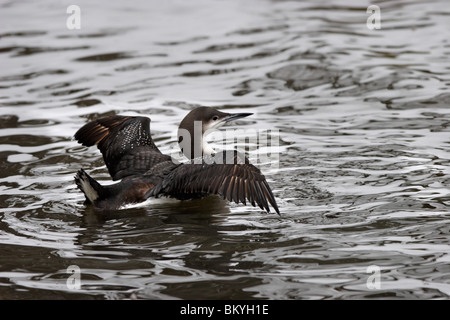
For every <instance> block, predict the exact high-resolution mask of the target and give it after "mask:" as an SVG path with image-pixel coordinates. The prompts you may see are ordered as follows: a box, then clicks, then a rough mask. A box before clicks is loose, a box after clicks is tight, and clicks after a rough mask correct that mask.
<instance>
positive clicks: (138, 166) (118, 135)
mask: <svg viewBox="0 0 450 320" xmlns="http://www.w3.org/2000/svg"><path fill="white" fill-rule="evenodd" d="M75 139H76V140H78V142H79V143H81V144H82V145H84V146H93V145H97V147H98V149H99V150H100V151H101V153H102V155H103V159H104V161H105V164H106V166H107V168H108V170H109V173H110V174H111V177H112V178H113V180H118V179H122V178H124V177H127V176H132V175H138V174H144V173H145V172H147V171H148V170H149V169H151V168H152V167H153V166H154V165H155V164H158V163H160V162H163V161H168V160H170V157H169V156H167V155H164V154H162V153H161V152H160V151H159V149H158V148H157V147H156V145H155V144H154V143H153V140H152V138H151V135H150V118H147V117H131V116H119V115H114V116H107V117H103V118H99V119H97V120H94V121H91V122H89V123H87V124H85V125H84V126H83V127H81V128H80V129H79V130H78V131H77V132H76V133H75Z"/></svg>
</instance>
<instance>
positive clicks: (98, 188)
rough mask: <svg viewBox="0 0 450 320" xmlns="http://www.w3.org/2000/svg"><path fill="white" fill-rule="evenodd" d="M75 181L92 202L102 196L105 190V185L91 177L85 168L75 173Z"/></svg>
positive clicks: (88, 200)
mask: <svg viewBox="0 0 450 320" xmlns="http://www.w3.org/2000/svg"><path fill="white" fill-rule="evenodd" d="M75 183H76V184H77V186H78V188H79V189H80V190H81V191H83V193H84V195H85V196H86V201H87V202H88V203H91V204H93V203H94V202H95V201H96V200H98V199H99V198H102V197H103V194H104V192H105V189H104V187H103V186H102V185H101V184H100V183H98V182H97V181H96V180H94V179H93V178H91V177H90V176H89V175H88V174H87V173H86V172H85V171H84V170H83V169H80V170H78V172H77V174H76V175H75Z"/></svg>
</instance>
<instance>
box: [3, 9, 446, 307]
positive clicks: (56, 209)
mask: <svg viewBox="0 0 450 320" xmlns="http://www.w3.org/2000/svg"><path fill="white" fill-rule="evenodd" d="M71 4H73V3H71V2H68V1H1V2H0V25H1V30H0V65H1V72H0V159H1V162H0V164H1V167H0V169H1V170H0V191H1V192H0V207H1V209H0V298H1V299H53V298H55V299H59V298H69V299H78V298H82V299H91V298H93V299H125V298H127V299H128V298H131V299H135V298H137V299H174V298H181V299H185V298H189V299H348V298H369V299H371V298H400V299H402V298H408V299H417V298H420V299H447V298H448V297H449V296H450V255H449V252H450V243H449V240H450V223H449V219H450V213H449V204H450V189H449V187H448V185H449V183H450V169H449V165H450V144H449V142H450V137H449V131H450V129H449V124H450V111H449V107H450V91H449V88H450V62H449V61H450V60H449V56H450V40H449V39H450V8H449V7H448V3H447V1H445V0H441V1H423V0H422V1H382V2H377V1H374V2H371V3H369V2H364V1H362V2H361V1H357V2H354V3H351V2H349V1H339V0H336V1H299V2H293V1H292V2H291V1H265V0H259V1H257V0H250V1H209V0H208V1H206V0H205V1H189V2H186V1H181V0H180V1H164V2H162V1H131V2H130V1H127V2H122V1H121V2H118V1H117V2H111V3H110V2H109V1H95V2H94V1H76V4H77V5H79V7H80V8H81V29H79V30H69V29H68V28H67V27H66V19H67V18H68V16H69V15H68V14H67V13H66V9H67V7H68V6H69V5H71ZM370 4H378V5H379V6H380V8H381V29H380V30H370V29H369V28H367V26H366V20H367V18H368V17H369V14H367V13H366V9H367V7H368V6H369V5H370ZM198 105H210V106H216V107H218V108H219V109H221V110H231V109H233V110H239V111H240V112H253V113H255V114H254V116H253V117H252V119H250V118H249V120H248V121H245V123H244V122H243V123H242V125H243V126H244V127H245V128H255V127H257V128H259V129H277V130H279V132H280V145H279V147H278V150H277V151H278V152H279V156H280V162H279V167H277V166H271V165H270V164H269V165H266V166H263V167H262V170H263V172H264V173H265V175H266V177H267V178H268V180H269V183H270V184H271V186H272V188H273V190H274V194H275V196H276V197H277V201H278V203H279V206H280V209H281V211H282V217H281V218H280V217H278V216H276V215H273V214H271V215H270V214H266V213H264V212H262V211H261V210H259V209H256V208H253V207H245V206H242V205H235V204H228V203H226V202H224V201H221V200H219V199H216V198H208V199H205V200H200V201H192V202H185V203H175V204H173V203H161V202H159V203H154V204H151V205H149V206H146V207H137V208H130V209H126V210H122V211H118V212H116V213H113V214H108V215H104V214H103V215H102V214H97V213H95V212H93V211H92V209H91V208H89V207H85V206H84V205H83V196H82V194H81V193H80V192H79V191H78V190H77V189H76V187H75V185H74V183H73V175H74V174H75V172H76V171H77V170H78V169H79V168H84V169H85V170H87V171H88V172H89V173H90V174H92V175H93V176H94V177H96V178H98V179H100V180H101V181H103V182H107V181H108V179H109V177H108V173H107V170H106V168H105V166H104V164H103V161H102V158H101V155H100V154H99V152H98V151H97V150H96V149H95V148H89V149H88V148H85V147H81V146H80V145H78V144H77V143H76V142H75V141H73V140H72V136H73V134H74V133H75V131H76V130H77V129H78V128H79V127H81V126H82V125H83V124H85V123H86V122H87V121H88V120H91V119H94V118H96V117H99V116H103V115H109V114H115V113H120V114H130V115H137V114H143V115H149V116H150V117H151V118H152V132H153V135H154V137H155V140H156V144H157V145H158V146H159V147H160V148H161V149H162V150H163V151H164V152H168V151H170V147H169V146H170V145H172V144H173V143H174V142H175V141H176V140H175V138H174V135H175V131H176V128H177V125H178V123H179V121H180V120H181V119H182V118H183V116H184V115H185V114H186V113H187V112H188V111H189V110H191V109H192V108H194V107H195V106H198ZM73 265H75V266H78V267H79V268H80V271H81V279H80V285H81V287H80V288H79V289H71V288H69V286H68V285H67V279H68V278H69V276H70V275H71V274H69V273H67V268H68V267H69V266H73ZM371 266H376V267H375V268H377V267H378V268H379V269H378V270H379V273H378V275H379V276H380V277H379V280H380V281H379V284H380V287H379V288H373V287H371V286H370V283H371V282H370V277H371V276H372V275H377V273H376V272H375V273H373V272H372V271H371V270H372V269H371ZM368 281H369V285H368Z"/></svg>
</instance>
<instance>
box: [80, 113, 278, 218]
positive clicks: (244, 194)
mask: <svg viewBox="0 0 450 320" xmlns="http://www.w3.org/2000/svg"><path fill="white" fill-rule="evenodd" d="M250 115H252V113H226V112H221V111H219V110H216V109H214V108H212V107H198V108H195V109H193V110H192V111H191V112H189V113H188V114H187V115H186V117H185V118H184V119H183V120H182V121H181V123H180V125H179V128H178V143H179V145H180V148H181V150H182V152H183V154H184V155H185V156H186V157H187V159H188V161H187V162H182V163H180V162H177V161H175V160H174V159H173V158H172V157H171V156H169V155H166V154H163V153H161V151H160V150H159V149H158V148H157V147H156V145H155V143H154V142H153V140H152V137H151V135H150V122H151V120H150V118H148V117H144V116H122V115H112V116H106V117H102V118H99V119H97V120H93V121H91V122H88V123H87V124H85V125H84V126H83V127H81V128H80V129H79V130H78V131H77V132H76V133H75V139H76V140H77V141H78V142H79V143H81V144H82V145H84V146H94V145H96V146H97V147H98V149H99V150H100V152H101V153H102V155H103V159H104V161H105V164H106V167H107V168H108V171H109V173H110V175H111V178H112V180H113V181H118V180H120V181H119V182H117V183H114V184H109V185H101V184H100V183H99V182H98V181H96V180H95V179H93V178H92V177H91V176H89V175H88V174H87V173H86V172H85V171H84V170H83V169H80V170H79V171H78V172H77V174H76V176H75V183H76V185H77V186H78V188H79V189H80V190H81V191H82V192H83V193H84V195H85V197H86V203H87V204H92V205H93V206H94V207H95V208H96V209H98V210H115V209H119V208H121V207H123V206H124V205H127V204H134V203H140V202H143V201H145V200H147V199H148V198H151V197H162V196H165V197H170V198H176V199H179V200H189V199H195V198H202V197H205V196H208V195H211V194H216V195H219V196H220V197H222V198H223V199H227V200H228V201H234V202H235V203H243V204H244V205H246V204H247V202H248V203H250V204H251V205H252V206H254V207H256V206H259V207H260V208H261V209H262V210H266V211H267V212H270V207H269V204H270V205H271V206H272V207H273V209H274V210H275V211H276V212H277V213H278V214H280V211H279V208H278V206H277V203H276V200H275V197H274V195H273V193H272V190H271V188H270V186H269V184H268V183H267V181H266V178H265V177H264V175H263V174H262V173H261V171H260V170H259V169H258V168H257V167H255V166H254V165H252V164H251V163H250V162H249V161H248V159H247V158H246V157H244V156H243V155H242V154H240V153H239V152H237V151H234V150H225V151H219V152H216V151H215V150H214V149H213V148H212V147H211V146H210V145H209V144H208V143H207V141H206V139H205V136H206V135H207V134H208V133H209V132H211V131H212V130H217V129H218V128H220V127H221V126H223V125H224V124H226V123H228V122H230V121H233V120H237V119H241V118H244V117H247V116H250Z"/></svg>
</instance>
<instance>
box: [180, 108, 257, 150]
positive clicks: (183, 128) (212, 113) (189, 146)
mask: <svg viewBox="0 0 450 320" xmlns="http://www.w3.org/2000/svg"><path fill="white" fill-rule="evenodd" d="M252 114H253V113H226V112H221V111H219V110H216V109H214V108H212V107H198V108H195V109H194V110H192V111H191V112H189V113H188V114H187V115H186V117H184V119H183V121H181V123H180V126H179V127H178V143H179V145H180V148H181V150H182V151H183V153H184V155H185V156H186V157H187V158H188V159H194V158H197V157H201V156H203V155H211V154H213V153H214V149H212V148H211V146H210V145H209V144H208V143H207V142H206V140H205V136H206V135H208V133H211V132H212V131H214V130H216V129H218V128H220V127H221V126H223V125H224V124H226V123H228V122H230V121H233V120H237V119H240V118H244V117H248V116H250V115H252Z"/></svg>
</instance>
